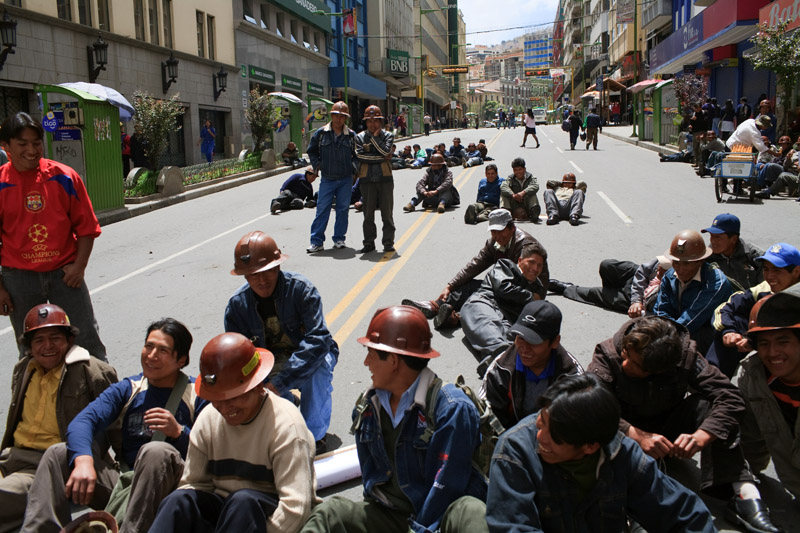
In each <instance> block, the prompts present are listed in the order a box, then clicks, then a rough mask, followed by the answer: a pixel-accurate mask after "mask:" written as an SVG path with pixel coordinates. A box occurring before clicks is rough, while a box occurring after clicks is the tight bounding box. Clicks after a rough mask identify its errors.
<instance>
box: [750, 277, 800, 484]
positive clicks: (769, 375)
mask: <svg viewBox="0 0 800 533" xmlns="http://www.w3.org/2000/svg"><path fill="white" fill-rule="evenodd" d="M750 316H751V319H750V328H749V329H748V332H747V335H748V336H749V337H750V339H751V342H752V344H753V346H755V349H756V350H757V351H756V352H755V353H753V354H750V355H749V356H747V357H746V358H745V359H744V360H743V361H742V366H741V368H740V369H739V375H738V378H739V379H738V385H739V390H740V391H741V392H742V395H743V396H744V399H745V402H747V405H748V407H749V409H748V411H747V412H746V413H745V418H744V420H742V449H743V450H744V453H745V457H747V460H748V461H750V464H751V465H752V467H753V470H755V471H756V472H760V471H762V470H764V469H765V468H766V467H767V464H768V463H769V461H770V459H772V464H773V465H774V466H775V472H776V473H777V474H778V478H779V479H780V481H781V484H782V485H783V487H784V488H785V489H786V490H788V491H789V492H791V493H792V494H793V495H794V497H795V498H798V497H800V468H799V467H798V460H797V458H798V453H800V443H799V442H798V437H797V435H798V431H797V424H798V419H797V412H798V408H797V406H798V402H800V394H798V388H799V387H798V385H797V384H798V383H800V334H798V332H800V294H798V291H797V290H796V289H795V290H792V291H787V292H781V293H777V294H773V295H771V296H767V297H765V298H762V299H761V300H759V301H758V302H757V303H756V304H755V306H753V309H752V313H751V315H750Z"/></svg>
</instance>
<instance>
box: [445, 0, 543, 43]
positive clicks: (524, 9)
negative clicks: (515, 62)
mask: <svg viewBox="0 0 800 533" xmlns="http://www.w3.org/2000/svg"><path fill="white" fill-rule="evenodd" d="M458 8H459V9H460V10H461V12H462V13H463V14H464V22H465V24H466V28H467V36H466V41H465V42H467V43H471V44H473V45H476V44H485V45H492V44H499V43H500V42H501V41H503V40H508V39H513V38H514V37H518V36H520V35H523V34H525V33H528V32H529V31H531V30H533V29H536V28H537V26H538V25H540V24H545V23H547V24H552V22H553V19H555V15H556V9H558V0H458ZM518 26H522V27H521V28H517V29H514V30H506V31H492V32H488V33H472V32H475V31H483V30H501V29H504V28H510V27H518Z"/></svg>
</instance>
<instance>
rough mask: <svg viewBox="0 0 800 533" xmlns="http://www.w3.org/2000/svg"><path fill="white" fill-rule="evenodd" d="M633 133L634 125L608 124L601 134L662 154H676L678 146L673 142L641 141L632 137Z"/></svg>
mask: <svg viewBox="0 0 800 533" xmlns="http://www.w3.org/2000/svg"><path fill="white" fill-rule="evenodd" d="M631 133H633V126H606V127H604V128H603V133H601V134H600V135H607V136H608V137H611V138H612V139H616V140H618V141H623V142H626V143H630V144H634V145H636V146H639V147H641V148H646V149H647V150H652V151H653V152H661V153H662V154H667V155H669V154H676V153H678V147H677V146H675V145H673V144H667V145H663V146H662V145H660V144H656V143H654V142H652V141H640V140H639V138H638V137H631Z"/></svg>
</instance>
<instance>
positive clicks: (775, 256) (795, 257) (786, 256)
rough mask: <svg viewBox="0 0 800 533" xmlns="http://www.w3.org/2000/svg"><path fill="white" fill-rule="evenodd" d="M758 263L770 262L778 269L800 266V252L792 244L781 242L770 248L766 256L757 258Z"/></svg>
mask: <svg viewBox="0 0 800 533" xmlns="http://www.w3.org/2000/svg"><path fill="white" fill-rule="evenodd" d="M756 261H769V262H770V263H772V264H773V265H775V266H776V267H778V268H785V267H788V266H800V251H798V250H797V248H795V247H794V246H792V245H791V244H786V243H785V242H779V243H778V244H773V245H772V246H770V247H769V250H767V251H766V252H765V253H764V255H762V256H761V257H757V258H756Z"/></svg>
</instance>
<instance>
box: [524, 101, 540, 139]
mask: <svg viewBox="0 0 800 533" xmlns="http://www.w3.org/2000/svg"><path fill="white" fill-rule="evenodd" d="M523 120H525V135H524V136H523V137H522V144H521V145H520V148H525V142H527V140H528V135H532V136H533V139H534V140H535V141H536V148H539V146H540V145H539V138H538V137H537V136H536V118H534V116H533V109H531V108H528V112H527V113H525V115H523Z"/></svg>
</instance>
